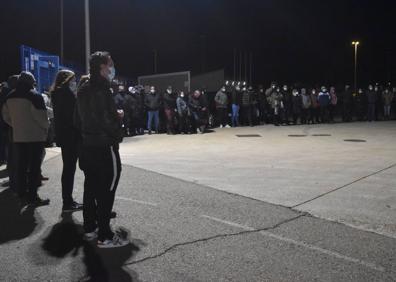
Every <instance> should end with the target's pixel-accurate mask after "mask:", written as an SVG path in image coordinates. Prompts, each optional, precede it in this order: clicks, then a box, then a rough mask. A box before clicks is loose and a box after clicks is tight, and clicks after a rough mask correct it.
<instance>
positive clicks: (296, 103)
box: [292, 94, 302, 114]
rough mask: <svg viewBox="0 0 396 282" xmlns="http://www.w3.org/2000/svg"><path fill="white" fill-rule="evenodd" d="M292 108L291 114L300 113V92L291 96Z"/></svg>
mask: <svg viewBox="0 0 396 282" xmlns="http://www.w3.org/2000/svg"><path fill="white" fill-rule="evenodd" d="M292 103H293V106H292V109H293V114H300V113H301V109H302V97H301V95H300V94H298V95H296V96H294V95H293V96H292Z"/></svg>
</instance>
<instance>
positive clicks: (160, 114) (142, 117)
mask: <svg viewBox="0 0 396 282" xmlns="http://www.w3.org/2000/svg"><path fill="white" fill-rule="evenodd" d="M114 100H115V103H116V105H117V108H118V109H120V110H123V111H124V112H125V117H124V119H123V126H124V131H125V134H126V135H129V136H133V135H139V134H144V131H145V129H147V131H148V134H152V133H153V132H154V133H159V132H161V127H162V125H164V126H165V127H166V132H167V134H176V133H181V134H188V133H192V132H195V131H196V132H197V133H204V131H205V130H206V127H207V124H208V119H209V105H208V101H207V98H206V96H205V95H204V94H203V93H202V92H201V91H199V90H196V91H194V92H193V93H191V94H190V95H186V94H185V93H184V91H179V92H177V93H176V92H174V91H173V89H172V87H171V86H169V87H168V88H167V90H166V92H165V93H160V92H157V91H156V89H155V87H154V86H151V87H150V90H149V91H148V92H147V93H144V92H143V91H142V90H138V89H136V88H134V87H130V88H129V89H128V91H126V90H125V88H124V86H122V85H120V86H119V89H118V93H117V94H116V95H115V96H114ZM160 121H164V122H160Z"/></svg>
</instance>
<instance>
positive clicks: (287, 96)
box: [281, 85, 293, 125]
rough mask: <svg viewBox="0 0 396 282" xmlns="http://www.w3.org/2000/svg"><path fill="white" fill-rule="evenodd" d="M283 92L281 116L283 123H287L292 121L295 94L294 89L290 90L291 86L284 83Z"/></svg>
mask: <svg viewBox="0 0 396 282" xmlns="http://www.w3.org/2000/svg"><path fill="white" fill-rule="evenodd" d="M281 93H282V97H283V98H282V102H283V108H282V114H281V118H282V123H283V124H286V125H287V124H289V123H290V119H291V118H292V117H293V94H292V91H290V90H289V87H288V86H287V85H283V87H282V90H281Z"/></svg>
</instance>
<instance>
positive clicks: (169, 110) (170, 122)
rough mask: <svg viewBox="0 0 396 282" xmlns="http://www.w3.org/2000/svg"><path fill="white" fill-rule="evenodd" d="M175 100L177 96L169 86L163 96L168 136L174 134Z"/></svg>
mask: <svg viewBox="0 0 396 282" xmlns="http://www.w3.org/2000/svg"><path fill="white" fill-rule="evenodd" d="M176 99H177V95H176V94H175V93H174V92H173V91H172V86H169V87H168V89H166V92H165V94H164V111H165V116H166V131H167V134H168V135H169V134H172V135H174V134H176V130H175V128H176V116H175V113H176V112H177V107H176Z"/></svg>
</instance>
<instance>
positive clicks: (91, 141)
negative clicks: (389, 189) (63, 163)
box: [74, 52, 129, 248]
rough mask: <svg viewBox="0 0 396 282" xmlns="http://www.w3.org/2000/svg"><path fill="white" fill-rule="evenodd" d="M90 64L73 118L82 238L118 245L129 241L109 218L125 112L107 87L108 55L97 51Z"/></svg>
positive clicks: (100, 244) (111, 75)
mask: <svg viewBox="0 0 396 282" xmlns="http://www.w3.org/2000/svg"><path fill="white" fill-rule="evenodd" d="M89 63H90V77H89V79H88V80H86V81H85V83H83V84H82V85H81V87H80V88H79V89H78V94H77V104H76V110H75V117H74V119H75V124H76V126H77V128H79V129H80V131H81V135H82V145H83V146H82V150H81V155H80V167H81V169H82V170H83V171H84V174H85V183H84V209H83V217H84V231H85V237H86V238H87V239H95V238H97V239H98V241H97V245H98V247H99V248H113V247H121V246H125V245H127V244H128V243H129V242H128V241H127V240H125V238H121V237H120V236H119V235H118V234H115V233H114V232H113V231H112V230H111V227H110V217H111V211H112V208H113V205H114V198H115V193H116V190H117V186H118V181H119V179H120V173H121V160H120V154H119V143H121V142H122V137H123V132H122V127H121V121H122V118H123V115H124V113H123V111H122V110H117V108H116V105H115V103H114V100H113V98H112V92H111V90H110V82H111V81H112V80H113V79H114V76H115V68H114V63H113V60H112V59H111V57H110V54H109V53H108V52H96V53H94V54H93V55H91V57H90V62H89ZM96 228H98V230H96Z"/></svg>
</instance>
